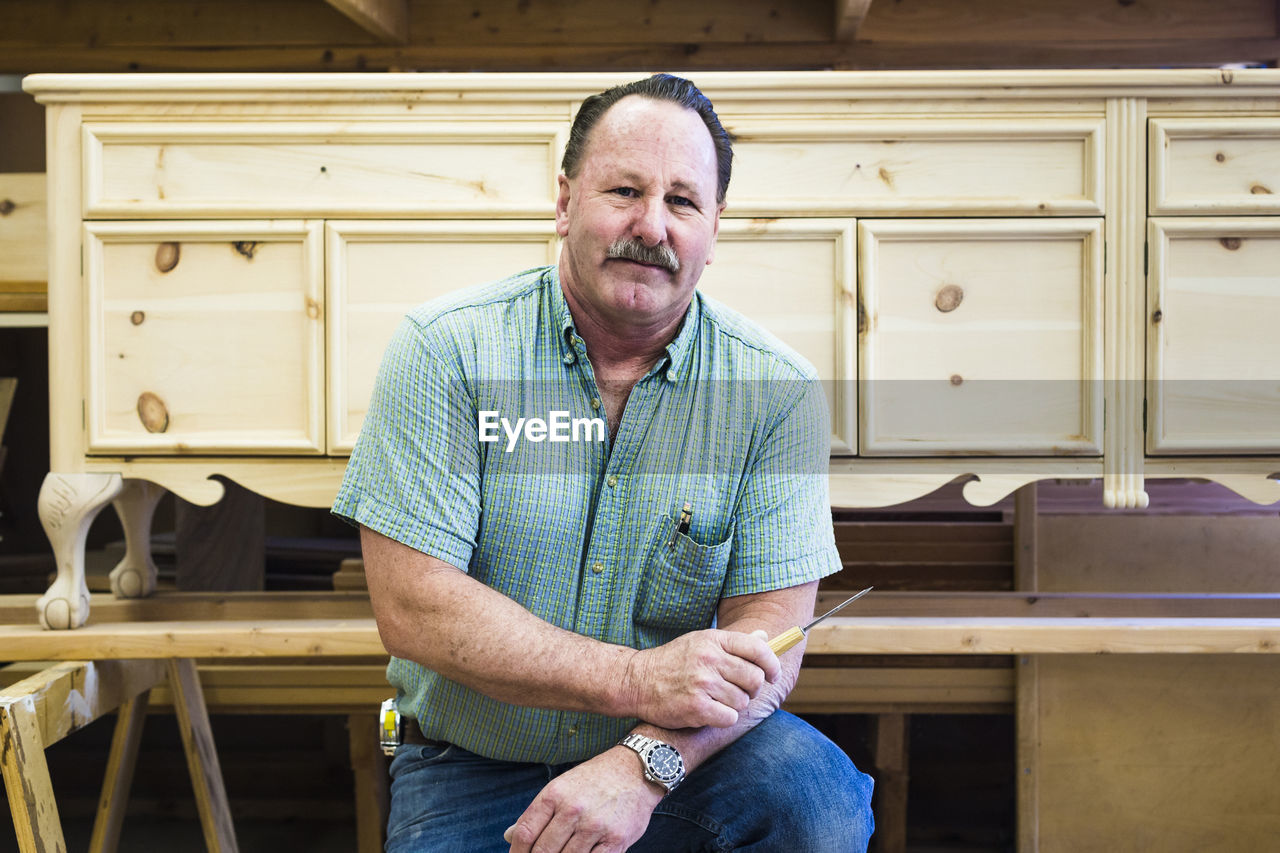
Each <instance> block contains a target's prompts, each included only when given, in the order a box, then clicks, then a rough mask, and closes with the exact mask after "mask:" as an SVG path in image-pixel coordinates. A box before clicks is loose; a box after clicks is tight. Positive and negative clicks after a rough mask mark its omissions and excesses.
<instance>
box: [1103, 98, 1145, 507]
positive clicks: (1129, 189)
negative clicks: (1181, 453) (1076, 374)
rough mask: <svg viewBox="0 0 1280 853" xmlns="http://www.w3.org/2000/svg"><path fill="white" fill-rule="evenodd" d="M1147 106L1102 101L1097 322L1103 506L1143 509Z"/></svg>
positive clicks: (1119, 100)
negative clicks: (1103, 204) (1103, 194)
mask: <svg viewBox="0 0 1280 853" xmlns="http://www.w3.org/2000/svg"><path fill="white" fill-rule="evenodd" d="M1146 125H1147V116H1146V102H1145V101H1144V100H1142V99H1140V98H1112V99H1110V100H1109V101H1108V102H1107V128H1108V133H1107V162H1108V163H1110V164H1112V168H1111V170H1110V171H1109V173H1108V175H1109V180H1108V182H1107V212H1108V216H1107V221H1106V242H1107V245H1108V246H1109V247H1111V249H1110V251H1109V253H1108V255H1107V266H1106V285H1105V287H1104V293H1105V302H1104V309H1103V324H1104V326H1105V328H1107V329H1108V330H1109V333H1108V334H1107V335H1106V336H1105V337H1104V341H1103V347H1104V355H1103V378H1104V379H1106V380H1107V381H1106V383H1105V389H1104V391H1103V396H1104V398H1105V403H1106V406H1105V418H1106V423H1105V425H1104V434H1105V442H1106V446H1105V447H1104V448H1103V460H1104V468H1105V471H1104V473H1103V502H1104V503H1105V504H1106V505H1107V506H1109V507H1145V506H1147V504H1148V502H1149V498H1148V496H1147V493H1146V491H1145V490H1144V489H1143V488H1142V457H1143V451H1142V440H1143V420H1142V419H1143V415H1144V414H1145V410H1144V408H1143V394H1142V391H1143V389H1142V381H1141V380H1142V375H1143V373H1142V371H1143V364H1144V363H1145V357H1144V353H1143V347H1144V340H1145V337H1144V326H1145V324H1144V323H1143V313H1144V308H1145V299H1144V291H1145V287H1144V280H1145V276H1146V270H1145V264H1144V259H1145V255H1146V252H1145V247H1143V245H1142V241H1143V232H1144V216H1145V211H1144V194H1143V187H1144V183H1145V179H1146V174H1147V162H1146V148H1145V147H1144V146H1143V144H1142V140H1143V138H1144V134H1145V133H1146Z"/></svg>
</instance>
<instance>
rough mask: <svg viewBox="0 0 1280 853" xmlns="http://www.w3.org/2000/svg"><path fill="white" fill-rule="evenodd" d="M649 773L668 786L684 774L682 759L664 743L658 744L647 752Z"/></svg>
mask: <svg viewBox="0 0 1280 853" xmlns="http://www.w3.org/2000/svg"><path fill="white" fill-rule="evenodd" d="M648 764H649V772H651V773H652V774H653V775H654V776H655V777H656V778H657V779H658V781H660V782H665V783H668V784H670V783H671V782H674V781H676V780H677V779H679V778H680V774H681V773H683V772H684V759H682V758H681V757H680V753H679V752H677V751H676V750H675V749H674V748H673V747H670V746H668V745H667V744H665V743H662V744H658V745H657V746H655V747H654V748H653V749H652V750H650V752H649V761H648Z"/></svg>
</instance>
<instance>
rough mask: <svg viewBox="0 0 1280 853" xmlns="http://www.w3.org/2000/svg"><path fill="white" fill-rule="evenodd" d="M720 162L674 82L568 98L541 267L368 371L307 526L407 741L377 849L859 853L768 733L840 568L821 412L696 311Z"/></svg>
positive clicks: (842, 806) (702, 121)
mask: <svg viewBox="0 0 1280 853" xmlns="http://www.w3.org/2000/svg"><path fill="white" fill-rule="evenodd" d="M731 158H732V153H731V149H730V141H729V137H728V134H727V133H726V132H725V131H724V129H723V128H722V127H721V125H720V122H719V119H718V118H717V117H716V114H715V112H714V110H713V109H712V107H711V104H710V102H709V101H707V99H706V98H705V97H704V96H703V95H702V93H701V92H699V91H698V90H697V89H696V88H695V87H694V86H693V84H692V83H690V82H689V81H687V80H682V79H680V78H677V77H671V76H668V75H656V76H654V77H651V78H649V79H646V80H642V81H638V82H636V83H631V84H628V85H626V86H620V87H616V88H614V89H610V90H609V91H607V92H604V93H602V94H600V95H596V96H593V97H591V98H588V99H587V100H586V101H585V102H584V104H583V106H582V109H581V110H580V111H579V113H578V116H577V117H576V119H575V121H574V125H573V129H572V132H571V135H570V141H569V144H568V146H567V148H566V151H565V156H564V162H563V169H564V174H563V175H561V177H560V178H559V197H558V199H557V202H556V228H557V232H558V233H559V234H560V236H561V237H562V238H563V248H562V251H561V255H560V260H559V263H558V264H557V265H556V266H553V267H546V268H541V269H534V270H529V271H526V272H523V273H519V274H517V275H515V276H512V277H511V278H509V279H507V280H505V281H502V282H499V283H497V284H492V285H487V286H484V287H481V288H476V289H470V290H466V291H462V292H460V293H459V294H457V295H455V296H452V297H449V298H446V299H443V300H437V301H435V302H432V303H428V304H427V305H424V306H422V307H420V308H418V309H416V310H415V311H413V312H412V313H411V314H410V315H409V316H408V318H407V319H406V320H405V322H404V323H403V324H402V325H401V327H400V329H399V330H398V332H397V334H396V336H395V338H394V339H393V341H392V343H391V345H390V347H389V348H388V351H387V354H386V357H385V358H384V361H383V365H382V369H381V372H380V375H379V379H378V383H377V387H376V389H375V391H374V395H373V400H372V402H371V404H370V408H369V413H368V415H367V417H366V420H365V424H364V429H363V431H362V433H361V435H360V439H359V442H358V443H357V445H356V449H355V452H354V453H353V455H352V458H351V462H350V465H349V466H348V468H347V474H346V477H345V479H344V481H343V485H342V489H341V491H340V492H339V495H338V498H337V500H336V502H335V504H334V511H335V512H336V513H338V514H339V515H341V516H342V517H344V518H347V519H349V520H351V521H353V522H354V523H357V524H359V525H360V526H361V540H362V545H363V548H364V555H365V566H366V572H367V574H368V578H369V592H370V596H371V598H372V600H373V607H374V613H375V616H376V617H377V621H378V627H379V630H380V632H381V635H382V638H383V642H384V643H385V644H386V647H387V649H388V650H389V651H390V652H391V654H392V655H393V659H392V663H391V665H390V667H389V669H388V678H389V680H390V681H391V683H392V684H393V685H395V687H396V688H397V704H398V707H399V709H400V711H401V713H402V714H403V715H405V716H406V717H407V718H410V722H409V725H407V726H406V737H405V741H406V742H405V744H404V745H402V746H401V747H400V748H399V750H398V751H397V753H396V757H395V760H394V761H393V762H392V766H391V773H392V779H393V782H392V805H391V820H390V825H389V828H388V841H387V849H388V850H389V851H392V853H396V851H410V850H413V851H419V850H421V851H428V850H430V851H454V850H459V851H464V850H465V851H482V850H507V849H508V845H509V849H510V850H512V851H522V852H523V851H530V850H536V851H540V853H541V851H560V850H564V851H584V853H585V851H596V852H597V853H600V851H621V850H625V849H633V850H652V851H677V850H737V849H741V850H747V849H749V850H760V851H772V850H776V851H817V852H818V853H833V851H844V850H864V849H865V848H866V845H867V840H868V837H869V835H870V833H871V828H872V820H871V813H870V807H869V799H870V793H871V780H870V779H869V778H868V777H866V776H864V775H863V774H861V773H859V772H858V770H857V769H856V768H855V767H854V766H853V764H852V763H851V762H850V761H849V759H848V758H847V757H846V756H845V755H844V753H843V752H841V751H840V750H839V749H838V748H837V747H836V746H834V745H833V744H832V743H831V742H830V741H828V740H826V739H825V738H823V737H822V736H821V735H820V734H818V733H817V732H816V731H815V730H813V729H812V728H811V727H809V726H808V725H806V724H805V723H803V722H802V721H800V720H798V719H797V718H795V717H793V716H791V715H789V714H787V713H786V712H783V711H780V710H778V706H779V705H780V703H781V702H782V700H783V698H785V696H786V694H787V692H788V691H789V690H790V689H791V687H792V686H793V685H794V683H795V679H796V674H797V671H798V669H799V665H800V658H801V654H802V652H801V651H800V650H799V649H797V650H793V651H791V652H788V653H786V654H784V655H783V656H782V657H781V659H779V658H778V657H777V656H775V655H774V653H773V652H772V651H771V650H770V648H769V646H768V645H767V643H766V642H765V639H766V638H767V637H770V636H773V635H775V634H778V633H780V632H781V631H783V630H785V629H786V628H788V627H790V626H792V625H795V624H799V623H803V622H805V621H807V620H808V619H809V617H810V616H811V615H812V613H813V607H814V599H815V594H816V588H817V582H818V579H819V578H821V577H823V576H824V575H826V574H829V573H831V572H834V571H836V570H838V569H839V567H840V561H839V559H838V556H837V554H836V550H835V543H834V537H833V534H832V526H831V515H830V509H829V506H828V499H827V490H826V477H825V470H826V461H827V436H828V431H829V430H828V420H827V415H826V408H825V401H824V398H823V395H822V392H821V389H820V387H819V385H818V384H817V382H816V376H815V373H814V371H813V368H812V367H811V366H809V365H808V364H807V363H805V362H804V361H803V360H802V359H801V358H800V357H799V356H797V355H796V354H795V353H793V352H792V351H791V350H789V349H787V348H786V347H785V346H783V345H782V344H781V343H779V342H778V341H777V340H776V339H775V338H773V337H771V336H770V335H768V334H767V333H766V332H764V331H762V330H761V329H759V328H758V327H757V326H755V325H753V324H752V323H750V322H749V321H747V320H745V319H744V318H742V317H741V316H739V315H737V314H735V313H733V312H732V311H730V310H728V309H726V308H725V307H723V306H721V305H719V304H717V303H715V302H713V301H711V300H709V299H707V298H705V297H703V296H702V295H701V294H699V293H698V292H697V291H695V285H696V284H697V282H698V279H699V277H700V275H701V273H702V270H703V268H704V267H705V266H706V265H707V264H710V263H711V261H712V259H713V257H714V254H715V245H716V234H717V231H718V229H719V222H720V213H721V211H722V210H723V209H724V202H725V191H726V189H727V187H728V183H729V172H730V165H731ZM431 272H432V271H424V274H431ZM557 413H559V417H560V418H561V420H560V422H559V423H560V425H561V426H563V425H564V423H565V421H566V419H568V418H570V417H571V418H572V419H573V421H575V422H576V423H575V426H576V425H577V424H587V425H588V426H589V425H590V424H591V423H595V424H597V425H598V426H599V429H598V430H595V431H594V434H593V431H592V430H590V429H587V430H585V431H583V432H582V433H581V434H575V435H570V434H569V431H568V430H561V431H560V433H559V435H558V438H559V439H561V440H556V439H557V436H556V435H554V434H549V432H548V427H547V423H548V422H550V423H551V425H552V426H551V428H550V433H555V432H556V430H555V426H556V423H557V421H556V416H557ZM522 418H523V419H524V420H521V419H522ZM593 418H594V420H593ZM535 420H536V421H538V422H540V425H538V426H535V427H533V428H530V426H529V425H530V424H533V423H535ZM499 421H501V422H502V423H503V424H504V425H505V426H504V434H500V435H497V434H496V428H495V426H494V425H495V424H496V423H498V422H499ZM513 423H514V424H516V425H517V428H516V429H512V428H511V426H510V425H511V424H513ZM606 427H607V428H606ZM575 433H576V429H575ZM495 437H497V438H498V439H499V440H497V441H494V440H492V439H494V438H495ZM574 438H576V439H578V440H576V441H575V440H572V439H574ZM713 625H714V626H716V627H712V626H713ZM686 777H687V778H686Z"/></svg>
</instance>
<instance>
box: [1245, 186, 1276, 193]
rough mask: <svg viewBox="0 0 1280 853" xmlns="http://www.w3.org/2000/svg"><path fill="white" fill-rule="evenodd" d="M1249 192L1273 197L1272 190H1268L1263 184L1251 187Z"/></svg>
mask: <svg viewBox="0 0 1280 853" xmlns="http://www.w3.org/2000/svg"><path fill="white" fill-rule="evenodd" d="M1249 192H1251V193H1253V194H1254V195H1272V192H1271V190H1269V189H1267V188H1266V187H1264V186H1263V185H1262V184H1254V185H1253V186H1251V187H1249Z"/></svg>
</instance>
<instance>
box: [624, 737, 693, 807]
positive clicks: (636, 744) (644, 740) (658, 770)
mask: <svg viewBox="0 0 1280 853" xmlns="http://www.w3.org/2000/svg"><path fill="white" fill-rule="evenodd" d="M618 743H620V744H621V745H622V746H625V747H629V748H630V749H634V750H635V751H636V754H637V755H639V756H640V763H641V764H643V765H644V778H646V779H648V780H649V781H650V782H657V783H658V784H659V785H661V786H662V787H664V788H666V789H667V793H668V794H670V793H671V792H672V791H674V790H675V787H676V785H679V784H680V783H681V782H683V781H684V757H683V756H681V755H680V750H678V749H676V748H675V747H674V746H672V745H671V744H669V743H663V742H662V741H660V740H658V739H656V738H651V737H645V736H644V735H639V734H634V733H633V734H629V735H627V736H626V737H624V738H623V739H622V740H620V741H618Z"/></svg>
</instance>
